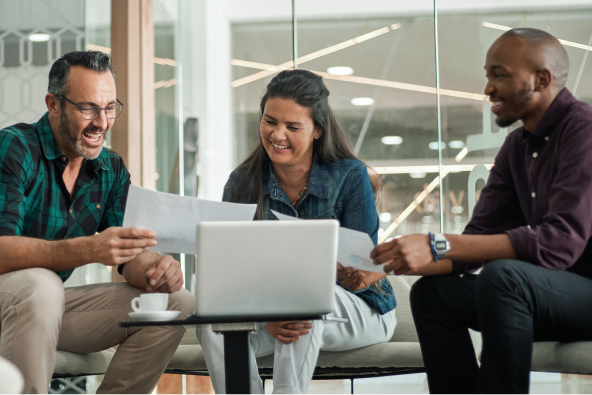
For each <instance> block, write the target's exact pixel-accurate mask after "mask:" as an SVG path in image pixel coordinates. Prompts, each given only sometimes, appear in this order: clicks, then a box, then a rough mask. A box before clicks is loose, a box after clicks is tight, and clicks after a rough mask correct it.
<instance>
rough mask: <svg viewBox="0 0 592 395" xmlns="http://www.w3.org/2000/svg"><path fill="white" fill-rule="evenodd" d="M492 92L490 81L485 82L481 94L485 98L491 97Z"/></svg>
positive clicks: (493, 90) (493, 89)
mask: <svg viewBox="0 0 592 395" xmlns="http://www.w3.org/2000/svg"><path fill="white" fill-rule="evenodd" d="M493 92H495V88H494V87H493V84H492V83H491V81H487V84H485V89H483V93H485V94H486V95H487V96H491V94H492V93H493Z"/></svg>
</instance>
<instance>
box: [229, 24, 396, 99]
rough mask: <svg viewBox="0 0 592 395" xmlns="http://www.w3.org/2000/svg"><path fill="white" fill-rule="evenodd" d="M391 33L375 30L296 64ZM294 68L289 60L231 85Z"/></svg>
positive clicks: (245, 82)
mask: <svg viewBox="0 0 592 395" xmlns="http://www.w3.org/2000/svg"><path fill="white" fill-rule="evenodd" d="M390 31H391V30H390V29H389V28H388V27H386V26H385V27H383V28H381V29H378V30H374V31H373V32H370V33H366V34H363V35H361V36H358V37H354V38H352V39H349V40H347V41H344V42H342V43H339V44H335V45H331V46H330V47H327V48H323V49H321V50H319V51H316V52H312V53H309V54H308V55H304V56H301V57H299V58H298V59H296V63H297V64H298V65H301V64H302V63H306V62H310V61H311V60H314V59H317V58H320V57H321V56H325V55H329V54H331V53H333V52H337V51H340V50H342V49H345V48H348V47H351V46H352V45H356V44H359V43H361V42H364V41H366V40H370V39H372V38H374V37H378V36H381V35H383V34H385V33H388V32H390ZM292 67H294V61H293V60H289V61H287V62H284V63H282V64H279V65H277V66H274V67H273V69H267V70H265V71H260V72H258V73H255V74H251V75H248V76H246V77H243V78H239V79H238V80H234V81H232V83H231V84H230V85H231V86H232V87H233V88H236V87H238V86H241V85H245V84H248V83H250V82H253V81H257V80H260V79H261V78H265V77H267V76H268V75H272V74H275V73H277V72H279V71H282V70H285V69H287V68H292Z"/></svg>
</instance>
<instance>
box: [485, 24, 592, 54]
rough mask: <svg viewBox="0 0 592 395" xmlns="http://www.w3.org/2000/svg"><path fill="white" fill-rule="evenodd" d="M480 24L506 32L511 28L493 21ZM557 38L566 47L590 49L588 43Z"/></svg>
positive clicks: (591, 49) (591, 48)
mask: <svg viewBox="0 0 592 395" xmlns="http://www.w3.org/2000/svg"><path fill="white" fill-rule="evenodd" d="M481 25H482V26H484V27H489V28H491V29H497V30H502V31H505V32H507V31H508V30H512V28H511V27H509V26H504V25H497V24H495V23H490V22H481ZM557 40H558V41H559V42H560V43H561V44H563V45H567V46H568V47H574V48H579V49H583V50H586V51H592V47H591V46H589V45H584V44H580V43H575V42H573V41H567V40H562V39H560V38H558V39H557Z"/></svg>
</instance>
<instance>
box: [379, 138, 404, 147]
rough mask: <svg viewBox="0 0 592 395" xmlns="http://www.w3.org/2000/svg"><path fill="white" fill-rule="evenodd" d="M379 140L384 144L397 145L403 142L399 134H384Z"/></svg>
mask: <svg viewBox="0 0 592 395" xmlns="http://www.w3.org/2000/svg"><path fill="white" fill-rule="evenodd" d="M380 141H381V142H382V144H384V145H399V144H401V143H402V142H403V138H402V137H401V136H384V137H383V138H381V139H380Z"/></svg>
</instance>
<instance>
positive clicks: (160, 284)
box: [146, 255, 184, 294]
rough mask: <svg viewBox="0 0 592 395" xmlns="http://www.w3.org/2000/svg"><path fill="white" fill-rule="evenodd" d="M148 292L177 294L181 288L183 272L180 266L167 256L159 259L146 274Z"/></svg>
mask: <svg viewBox="0 0 592 395" xmlns="http://www.w3.org/2000/svg"><path fill="white" fill-rule="evenodd" d="M146 281H148V282H149V283H148V286H147V287H146V291H148V292H161V293H169V294H172V293H173V292H177V291H178V290H180V289H181V287H182V286H183V283H184V280H183V271H182V270H181V264H180V263H179V262H178V261H176V260H174V259H173V257H172V256H170V255H167V256H163V257H162V258H160V260H159V261H158V263H157V264H156V265H155V266H153V267H151V268H150V269H148V271H147V272H146Z"/></svg>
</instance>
